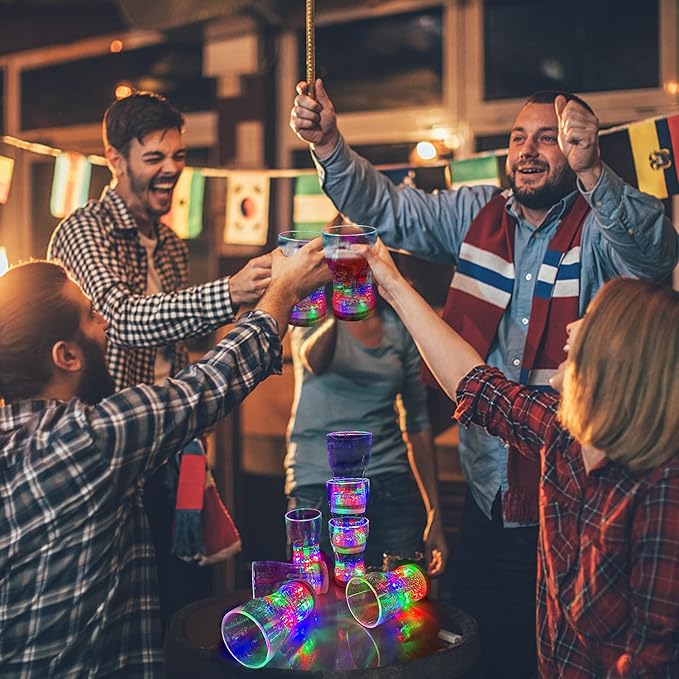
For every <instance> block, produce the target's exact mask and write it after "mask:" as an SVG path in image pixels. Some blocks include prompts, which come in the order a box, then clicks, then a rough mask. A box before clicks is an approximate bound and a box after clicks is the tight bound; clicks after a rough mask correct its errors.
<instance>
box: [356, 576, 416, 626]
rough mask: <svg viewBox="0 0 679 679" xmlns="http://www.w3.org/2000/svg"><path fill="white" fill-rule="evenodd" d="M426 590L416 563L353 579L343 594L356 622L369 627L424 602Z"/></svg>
mask: <svg viewBox="0 0 679 679" xmlns="http://www.w3.org/2000/svg"><path fill="white" fill-rule="evenodd" d="M428 590H429V582H428V580H427V576H426V575H425V573H424V571H423V570H422V569H421V568H420V567H419V566H416V565H415V564H404V565H403V566H399V567H398V568H396V569H395V570H393V571H389V572H388V573H382V572H380V571H376V572H374V573H368V574H367V575H364V576H360V577H355V578H352V579H351V580H349V582H348V583H347V588H346V592H345V595H346V599H347V606H348V607H349V611H350V612H351V615H353V616H354V618H355V619H356V622H358V623H359V624H361V625H363V626H364V627H371V628H372V627H377V626H378V625H381V624H382V623H383V622H384V621H385V620H388V619H389V618H391V617H392V616H393V615H395V614H396V613H398V612H399V611H402V610H404V609H406V608H407V607H408V606H410V605H411V604H412V603H414V602H415V601H419V600H420V599H423V598H424V597H425V596H426V595H427V591H428Z"/></svg>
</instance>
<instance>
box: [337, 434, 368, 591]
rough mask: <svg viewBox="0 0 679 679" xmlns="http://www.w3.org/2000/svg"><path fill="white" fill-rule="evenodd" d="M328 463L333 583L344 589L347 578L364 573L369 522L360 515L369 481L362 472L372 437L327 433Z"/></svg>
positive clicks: (366, 496)
mask: <svg viewBox="0 0 679 679" xmlns="http://www.w3.org/2000/svg"><path fill="white" fill-rule="evenodd" d="M326 441H327V445H328V462H329V464H330V468H331V469H332V473H333V478H331V479H329V480H328V481H327V482H326V488H327V491H328V504H329V505H330V513H331V514H332V516H333V518H332V519H330V521H329V522H328V533H329V535H330V544H331V545H332V550H333V552H334V554H335V582H336V583H337V584H338V585H340V586H342V587H344V586H345V585H346V584H347V582H349V580H351V578H353V577H355V576H358V575H364V574H365V562H364V559H363V553H364V552H365V546H366V543H367V541H368V530H369V521H368V519H367V518H366V517H365V516H364V514H365V510H366V507H367V504H368V495H369V492H370V481H369V480H368V479H367V478H365V476H364V474H365V469H366V467H367V466H368V462H369V461H370V450H371V444H372V434H371V433H370V432H367V431H335V432H331V433H329V434H327V436H326Z"/></svg>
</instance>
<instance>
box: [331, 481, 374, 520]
mask: <svg viewBox="0 0 679 679" xmlns="http://www.w3.org/2000/svg"><path fill="white" fill-rule="evenodd" d="M325 487H326V489H327V491H328V505H330V513H331V514H333V515H335V516H339V515H343V514H365V508H366V505H367V504H368V495H369V493H370V481H369V479H344V478H342V479H329V480H328V481H326V482H325Z"/></svg>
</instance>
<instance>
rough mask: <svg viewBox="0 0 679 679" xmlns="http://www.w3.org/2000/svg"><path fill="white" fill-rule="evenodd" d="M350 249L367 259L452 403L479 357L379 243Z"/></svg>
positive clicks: (383, 292)
mask: <svg viewBox="0 0 679 679" xmlns="http://www.w3.org/2000/svg"><path fill="white" fill-rule="evenodd" d="M353 248H354V249H355V251H356V252H358V253H359V254H361V255H362V256H363V257H365V258H366V259H367V260H368V263H369V264H370V268H371V269H372V270H373V274H374V275H375V278H376V280H377V282H378V284H379V287H380V292H381V294H382V296H383V297H384V298H385V299H386V300H387V302H389V304H391V306H392V307H393V308H394V311H396V313H397V314H398V315H399V316H400V318H401V320H402V321H403V324H404V325H405V326H406V328H407V329H408V332H409V333H410V335H411V336H412V338H413V340H415V344H417V348H418V349H419V351H420V354H421V355H422V358H423V359H424V362H425V363H426V364H427V367H428V368H429V370H431V372H432V374H433V375H434V377H435V378H436V380H437V381H438V383H439V384H440V385H441V388H442V389H443V391H445V393H446V394H447V395H448V397H449V398H451V399H452V400H455V390H456V388H457V385H458V383H459V382H460V380H461V379H462V378H463V377H464V376H465V375H467V374H468V373H469V372H470V371H471V369H472V368H474V367H475V366H477V365H481V364H483V362H484V361H483V359H482V358H481V356H480V355H479V354H478V353H477V351H476V350H475V349H474V348H473V347H472V346H471V345H470V344H468V343H467V342H466V341H465V340H464V339H462V337H460V336H459V335H458V334H457V333H456V332H455V331H454V330H453V329H452V328H451V327H450V326H449V325H448V324H447V323H446V322H445V321H444V320H443V319H442V318H441V317H440V316H438V315H437V314H436V312H435V311H434V310H433V309H432V308H431V307H430V306H429V305H428V304H427V303H426V302H425V300H424V299H422V297H420V295H419V294H418V293H417V292H416V291H415V290H414V289H413V288H412V287H411V286H410V284H409V283H408V282H407V281H406V280H405V278H403V276H402V275H401V273H400V272H399V270H398V269H397V268H396V265H395V264H394V261H393V260H392V258H391V255H390V254H389V251H388V250H387V248H386V247H385V246H384V244H383V243H382V241H379V240H378V242H377V244H376V245H374V246H373V247H372V248H371V247H368V246H367V245H354V246H353Z"/></svg>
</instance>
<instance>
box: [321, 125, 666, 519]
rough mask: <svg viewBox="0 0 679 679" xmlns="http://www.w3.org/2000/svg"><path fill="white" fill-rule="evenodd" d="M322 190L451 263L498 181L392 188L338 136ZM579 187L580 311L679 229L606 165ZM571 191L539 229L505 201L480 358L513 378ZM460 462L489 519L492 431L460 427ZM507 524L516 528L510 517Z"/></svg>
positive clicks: (503, 457) (502, 470) (500, 471)
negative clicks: (510, 238)
mask: <svg viewBox="0 0 679 679" xmlns="http://www.w3.org/2000/svg"><path fill="white" fill-rule="evenodd" d="M314 162H315V163H316V167H317V169H318V171H319V175H320V178H321V182H322V185H323V189H324V190H325V192H326V193H327V194H328V195H329V196H330V198H331V199H332V200H333V202H334V203H335V205H336V207H337V209H338V210H340V211H341V212H343V213H344V214H346V215H347V216H349V217H350V218H351V219H353V220H355V221H356V222H359V223H361V224H372V225H374V226H375V227H376V228H377V230H378V233H379V235H380V237H381V238H382V239H383V240H384V242H385V243H386V244H387V245H390V246H393V247H396V248H403V249H406V250H408V251H409V252H412V253H413V254H414V255H416V256H418V257H421V258H423V259H428V260H432V261H439V262H451V263H455V262H456V261H457V257H458V254H459V252H460V247H461V245H462V242H463V240H464V238H465V236H466V234H467V231H468V229H469V226H470V225H471V223H472V221H473V220H474V218H475V217H476V215H477V214H478V213H479V211H480V210H481V208H483V207H484V205H486V203H488V201H489V200H490V199H491V198H492V197H493V196H495V195H497V193H499V192H500V189H499V188H497V187H494V186H473V187H462V188H461V189H459V190H457V191H455V190H445V191H436V192H433V193H426V192H425V191H422V190H420V189H415V188H412V187H398V188H397V187H396V186H394V185H393V184H392V183H391V182H390V181H389V180H388V179H387V178H386V177H385V176H384V175H382V174H380V173H379V172H376V171H375V170H374V168H372V166H371V165H370V164H369V163H368V162H367V161H366V160H365V159H364V158H361V157H360V156H359V155H358V154H356V153H354V152H353V151H352V150H351V149H350V148H349V147H348V146H347V145H346V144H345V142H344V140H343V139H341V138H340V141H339V143H338V145H337V148H336V149H335V150H334V152H333V153H332V155H331V156H330V157H329V158H327V159H324V160H323V161H319V160H318V159H317V158H315V157H314ZM580 192H581V193H582V195H583V196H584V198H585V200H587V202H588V204H589V205H590V206H591V208H592V209H591V211H590V213H589V214H588V215H587V217H586V218H585V223H584V227H583V234H582V242H581V253H580V263H581V273H580V313H581V314H582V313H584V311H585V309H586V308H587V305H588V304H589V301H590V300H591V299H592V298H593V297H594V295H595V294H596V292H597V291H598V289H599V288H600V287H601V286H602V285H603V284H604V283H605V282H606V281H607V280H609V279H610V278H614V277H615V276H630V277H634V278H650V279H658V278H662V277H664V276H666V275H667V274H669V273H670V272H671V271H672V269H673V268H674V267H675V266H676V263H677V261H678V258H679V234H677V232H676V231H675V229H674V226H673V225H672V223H671V222H670V221H669V220H668V219H667V218H666V217H665V213H664V210H663V206H662V203H661V202H660V201H659V200H657V199H656V198H654V197H653V196H650V195H648V194H645V193H641V192H640V191H638V190H636V189H635V188H634V187H632V186H629V185H628V184H625V183H624V182H623V181H622V179H620V177H618V176H617V175H616V174H615V173H614V172H613V171H612V170H611V169H610V168H608V167H607V166H606V165H604V166H603V172H602V174H601V177H600V179H599V182H598V183H597V186H596V187H595V188H594V190H593V191H591V192H589V193H588V192H584V191H582V190H581V187H580ZM576 195H577V194H576V192H573V193H572V194H570V195H569V196H566V197H565V198H564V199H563V200H561V201H559V203H557V204H556V205H555V206H553V207H552V208H551V210H550V211H549V212H548V214H547V216H546V217H545V219H544V221H543V223H542V224H541V225H540V227H539V228H535V227H533V226H531V225H530V224H528V222H526V221H525V219H523V217H522V215H521V213H520V210H518V209H517V205H516V201H515V199H514V198H513V197H512V196H511V195H510V197H509V200H508V201H507V206H506V209H507V211H508V212H509V214H511V215H512V216H513V217H514V218H515V219H516V229H515V233H514V267H515V279H514V289H513V292H512V297H511V300H510V302H509V305H508V307H507V309H506V311H505V313H504V315H503V317H502V320H501V321H500V325H499V327H498V331H497V334H496V337H495V340H494V342H493V344H492V346H491V349H490V352H489V354H488V356H487V357H486V360H487V361H488V363H489V364H490V365H494V366H496V367H498V368H500V370H502V372H503V373H504V374H505V375H507V377H509V378H510V379H514V380H517V381H518V379H519V375H520V372H521V358H522V356H523V352H524V347H525V344H526V338H527V334H528V322H529V318H530V309H531V305H532V301H533V287H534V285H535V280H536V278H537V275H538V271H539V268H540V265H541V264H542V261H543V259H544V256H545V252H546V250H547V245H548V244H549V241H550V239H551V237H552V236H553V235H554V232H555V231H556V229H557V227H558V224H559V220H560V219H561V217H562V215H563V214H564V213H565V212H566V211H567V210H568V209H569V208H570V206H571V205H572V204H573V201H574V199H575V197H576ZM460 460H461V463H462V470H463V472H464V475H465V479H466V481H467V483H468V485H469V487H470V490H471V492H472V495H473V496H474V500H475V501H476V503H477V505H478V506H479V507H480V508H481V509H482V510H483V512H484V513H485V514H486V516H487V517H488V518H490V516H491V507H492V504H493V501H494V499H495V497H496V495H497V493H498V490H500V491H501V492H502V493H504V492H505V491H506V490H507V487H508V480H507V449H506V447H505V446H504V444H503V443H502V442H501V441H499V440H498V439H496V438H493V437H490V436H488V434H486V433H485V432H484V431H482V430H481V429H480V428H478V427H475V426H471V427H470V428H469V430H467V431H461V432H460ZM505 525H506V526H513V525H516V524H512V523H509V522H506V523H505Z"/></svg>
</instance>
